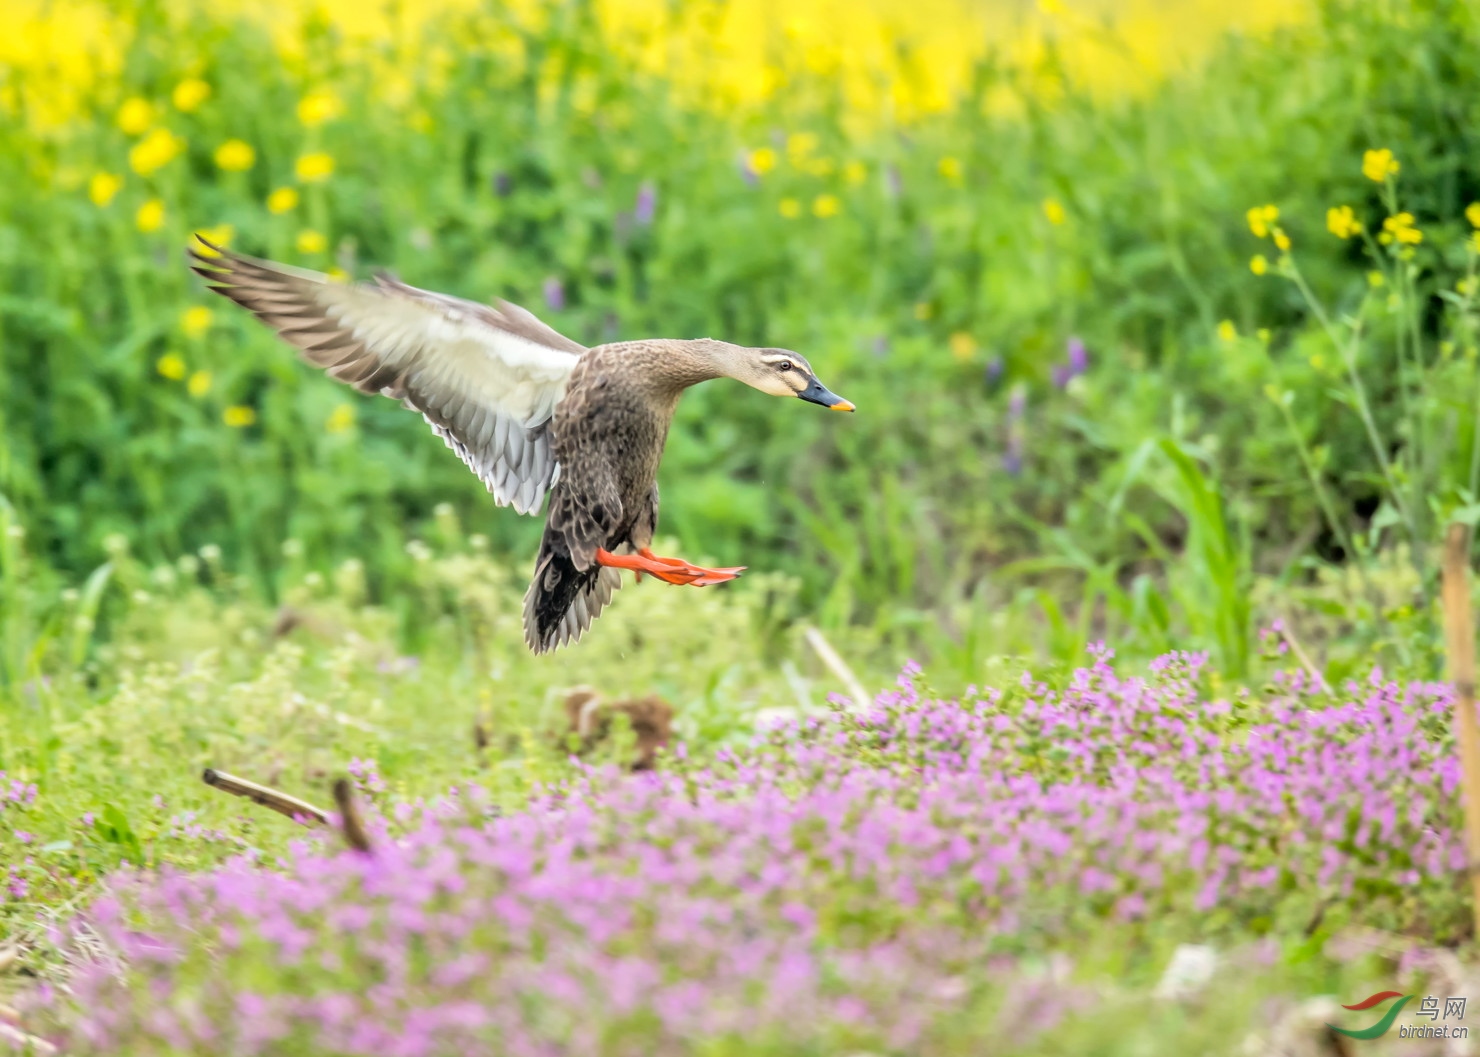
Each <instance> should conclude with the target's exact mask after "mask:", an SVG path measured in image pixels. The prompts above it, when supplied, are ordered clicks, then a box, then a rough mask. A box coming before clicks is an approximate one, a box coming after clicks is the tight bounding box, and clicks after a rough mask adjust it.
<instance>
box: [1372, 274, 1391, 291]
mask: <svg viewBox="0 0 1480 1057" xmlns="http://www.w3.org/2000/svg"><path fill="white" fill-rule="evenodd" d="M1386 283H1387V277H1386V276H1385V275H1383V274H1382V273H1381V272H1368V273H1367V285H1368V286H1370V287H1372V289H1374V290H1376V289H1377V288H1378V287H1379V286H1383V285H1384V284H1386Z"/></svg>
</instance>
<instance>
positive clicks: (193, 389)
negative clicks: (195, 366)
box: [185, 371, 211, 397]
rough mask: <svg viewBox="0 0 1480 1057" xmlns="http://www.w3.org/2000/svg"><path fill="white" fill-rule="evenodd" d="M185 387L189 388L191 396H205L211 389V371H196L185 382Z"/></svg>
mask: <svg viewBox="0 0 1480 1057" xmlns="http://www.w3.org/2000/svg"><path fill="white" fill-rule="evenodd" d="M185 388H186V389H187V390H189V392H190V395H191V396H194V397H202V396H205V395H206V394H207V393H209V392H210V391H211V372H210V371H196V372H195V373H194V374H192V375H191V376H190V381H188V382H186V383H185Z"/></svg>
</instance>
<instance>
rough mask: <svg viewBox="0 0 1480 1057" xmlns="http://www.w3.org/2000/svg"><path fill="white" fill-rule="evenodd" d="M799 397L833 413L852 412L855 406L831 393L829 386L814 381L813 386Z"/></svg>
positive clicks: (803, 391)
mask: <svg viewBox="0 0 1480 1057" xmlns="http://www.w3.org/2000/svg"><path fill="white" fill-rule="evenodd" d="M797 396H799V397H801V398H802V399H803V400H806V401H808V402H810V403H813V404H820V405H822V406H823V407H825V408H829V409H830V410H833V411H852V410H853V405H852V404H851V403H849V402H848V401H847V400H844V399H843V398H842V397H841V396H839V395H838V394H837V393H834V392H832V391H830V390H829V389H828V388H827V386H825V385H823V384H822V383H821V382H819V381H816V380H814V381H813V382H812V384H811V385H809V386H808V387H807V388H805V389H803V390H802V391H801V392H800V393H798V394H797Z"/></svg>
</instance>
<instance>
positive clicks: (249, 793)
mask: <svg viewBox="0 0 1480 1057" xmlns="http://www.w3.org/2000/svg"><path fill="white" fill-rule="evenodd" d="M201 779H202V780H203V781H204V782H205V783H206V785H208V786H211V787H212V788H214V789H219V790H221V791H222V792H223V793H230V794H231V795H232V796H243V797H246V798H247V799H248V800H251V801H252V802H254V803H257V804H261V805H262V806H263V807H267V808H271V809H272V810H274V811H276V812H277V813H278V814H280V815H286V816H288V818H291V819H304V818H310V819H313V820H314V821H315V822H318V823H320V824H324V825H327V824H328V822H329V813H328V812H327V811H325V810H324V809H323V808H318V807H314V806H313V805H312V804H310V803H307V802H305V801H303V800H299V799H298V798H297V797H296V796H289V795H288V794H287V793H284V792H281V791H279V790H277V789H271V788H269V787H267V786H265V785H258V784H257V783H256V782H249V781H247V780H246V779H245V778H238V777H236V775H233V774H227V773H226V772H225V771H218V770H216V769H215V768H213V767H207V768H206V769H205V773H204V774H202V775H201Z"/></svg>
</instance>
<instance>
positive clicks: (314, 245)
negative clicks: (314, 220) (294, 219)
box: [297, 228, 329, 253]
mask: <svg viewBox="0 0 1480 1057" xmlns="http://www.w3.org/2000/svg"><path fill="white" fill-rule="evenodd" d="M328 245H329V240H328V239H326V238H324V235H323V232H320V231H314V230H313V229H312V228H306V229H304V230H303V231H300V232H299V233H298V242H297V246H298V252H299V253H323V252H324V247H326V246H328Z"/></svg>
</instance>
